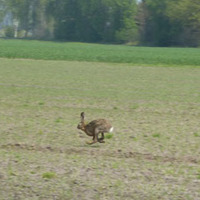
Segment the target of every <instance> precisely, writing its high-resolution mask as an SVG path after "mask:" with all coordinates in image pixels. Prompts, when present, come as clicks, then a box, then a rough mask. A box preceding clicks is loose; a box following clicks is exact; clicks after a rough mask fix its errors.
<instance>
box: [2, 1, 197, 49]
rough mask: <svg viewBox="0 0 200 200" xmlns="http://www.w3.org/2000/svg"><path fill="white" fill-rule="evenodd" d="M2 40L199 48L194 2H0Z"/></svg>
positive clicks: (195, 5)
mask: <svg viewBox="0 0 200 200" xmlns="http://www.w3.org/2000/svg"><path fill="white" fill-rule="evenodd" d="M8 15H9V16H10V21H11V23H10V24H9V25H4V26H3V27H2V26H1V29H2V30H3V31H4V35H5V36H7V37H21V38H33V39H48V40H63V41H81V42H97V43H131V44H135V45H148V46H191V47H197V46H199V44H200V2H199V0H140V1H137V0H0V20H1V21H3V20H5V18H6V16H8Z"/></svg>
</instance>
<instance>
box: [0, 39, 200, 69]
mask: <svg viewBox="0 0 200 200" xmlns="http://www.w3.org/2000/svg"><path fill="white" fill-rule="evenodd" d="M199 55H200V48H158V47H156V48H155V47H133V46H124V45H101V44H83V43H70V42H68V43H59V42H44V41H32V40H30V41H26V40H3V39H0V57H5V58H31V59H41V60H71V61H93V62H109V63H110V62H111V63H131V64H132V65H133V64H134V65H138V64H139V65H146V66H147V65H151V66H155V65H156V66H157V65H162V66H169V65H170V66H172V65H173V66H174V65H175V66H187V65H188V66H200V56H199Z"/></svg>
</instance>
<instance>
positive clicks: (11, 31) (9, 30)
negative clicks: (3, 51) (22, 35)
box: [5, 26, 15, 38]
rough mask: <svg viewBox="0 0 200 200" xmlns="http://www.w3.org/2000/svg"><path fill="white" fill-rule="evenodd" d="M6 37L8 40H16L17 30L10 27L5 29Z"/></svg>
mask: <svg viewBox="0 0 200 200" xmlns="http://www.w3.org/2000/svg"><path fill="white" fill-rule="evenodd" d="M5 36H6V37H8V38H14V36H15V29H14V27H12V26H8V27H6V28H5Z"/></svg>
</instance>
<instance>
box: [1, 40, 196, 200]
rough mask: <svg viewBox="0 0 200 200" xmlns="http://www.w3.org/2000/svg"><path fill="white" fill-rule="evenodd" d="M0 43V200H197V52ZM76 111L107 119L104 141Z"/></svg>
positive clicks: (94, 117) (88, 115) (45, 43)
mask: <svg viewBox="0 0 200 200" xmlns="http://www.w3.org/2000/svg"><path fill="white" fill-rule="evenodd" d="M0 44H1V45H0V57H4V58H0V108H1V109H0V137H1V139H0V199H2V200H15V199H16V200H17V199H20V200H21V199H28V200H29V199H30V200H47V199H48V200H49V199H50V200H71V199H73V200H78V199H80V200H89V199H95V200H106V199H109V200H110V199H113V200H121V199H125V200H133V199H134V200H160V199H162V200H172V199H180V200H199V199H200V190H199V188H200V126H199V122H200V63H199V57H198V56H197V54H198V52H199V49H176V48H175V49H173V48H172V49H170V48H169V49H160V50H159V49H157V48H155V49H154V48H143V47H141V48H140V47H126V46H116V47H115V46H114V45H113V46H112V45H111V46H110V45H93V44H76V43H69V44H68V43H63V44H62V43H53V42H39V41H20V40H16V41H15V40H14V41H13V40H0ZM28 44H30V46H29V45H28ZM37 45H38V47H39V48H38V50H37ZM68 45H69V46H70V48H69V46H68ZM81 46H82V47H81ZM22 47H23V48H22ZM98 47H99V48H98ZM62 48H63V50H62ZM73 48H74V49H73ZM81 48H82V49H81ZM101 48H102V49H101ZM17 49H18V50H17ZM89 49H91V50H89ZM111 49H112V51H111ZM148 49H151V52H148ZM4 50H5V51H4ZM70 50H71V52H70ZM86 50H88V51H89V53H91V54H89V53H88V54H87V51H86ZM170 50H171V53H170ZM68 51H69V54H68ZM76 51H77V60H76V57H75V55H76V54H75V52H76ZM93 51H94V52H93ZM104 51H105V52H104ZM106 51H107V52H108V54H107V53H106ZM114 51H115V52H117V51H118V52H119V53H118V55H115V53H114ZM129 51H130V52H129ZM139 51H142V52H146V54H145V53H144V54H142V55H141V57H143V58H144V59H141V57H140V58H138V60H137V62H135V63H134V62H133V60H134V59H133V60H131V61H130V62H129V60H127V59H128V58H130V59H131V58H135V59H136V57H135V56H136V55H134V54H136V53H138V54H137V55H139ZM159 51H160V52H159ZM161 51H162V52H161ZM164 51H166V52H168V53H169V54H168V55H170V56H171V57H170V56H169V58H168V59H167V56H166V55H163V57H162V53H163V52H164ZM173 51H174V52H176V55H173ZM81 52H83V55H82V54H81ZM95 52H99V55H100V54H101V53H102V57H101V56H99V57H98V56H97V58H100V57H101V58H103V59H102V60H95ZM100 52H101V53H100ZM125 52H129V54H127V55H126V53H125ZM183 52H185V53H186V54H188V56H183V55H184V53H183ZM157 53H159V56H158V55H157ZM150 54H152V58H151V56H150ZM59 55H60V57H59ZM131 55H132V56H131ZM70 56H72V57H70ZM81 56H82V57H81ZM87 56H88V57H87ZM106 56H107V57H106ZM112 56H113V57H112ZM126 56H127V57H126ZM145 56H146V57H145ZM148 56H149V57H148ZM180 56H182V58H181V59H180V60H179V59H178V58H179V57H180ZM8 57H9V58H10V59H8ZM11 58H15V59H11ZM21 58H26V59H21ZM111 58H112V59H117V58H118V59H119V62H118V61H117V60H110V59H111ZM156 58H159V59H161V58H162V59H163V62H161V60H160V61H158V60H156ZM171 58H173V59H174V60H173V59H172V60H171ZM35 59H39V60H35ZM59 59H61V60H59ZM68 59H69V60H68ZM124 59H125V60H124ZM149 59H151V60H149ZM70 60H71V61H70ZM72 60H73V61H72ZM190 60H191V63H190V62H189V61H190ZM88 61H90V62H88ZM91 61H96V62H91ZM97 61H102V62H97ZM165 61H166V62H165ZM175 61H176V62H175ZM178 61H180V64H179V65H178ZM192 61H193V62H192ZM117 62H118V63H117ZM154 62H155V63H154ZM184 62H185V64H183V63H184ZM131 63H132V64H131ZM194 63H196V64H194ZM175 65H176V67H174V66H175ZM160 66H162V67H160ZM171 66H173V67H171ZM82 111H84V112H85V115H86V121H88V122H89V121H90V120H93V119H98V118H106V119H109V120H110V121H111V122H112V125H113V126H114V132H113V133H112V134H111V135H108V134H107V135H106V138H105V143H103V144H100V143H96V144H93V145H88V144H86V142H87V141H91V138H90V137H88V136H87V135H85V134H84V133H81V131H79V130H78V129H77V124H78V123H79V122H80V113H81V112H82Z"/></svg>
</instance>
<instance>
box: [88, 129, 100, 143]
mask: <svg viewBox="0 0 200 200" xmlns="http://www.w3.org/2000/svg"><path fill="white" fill-rule="evenodd" d="M98 134H99V132H98V131H97V130H95V133H94V135H93V140H92V141H91V142H87V144H94V143H96V142H97V141H98Z"/></svg>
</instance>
